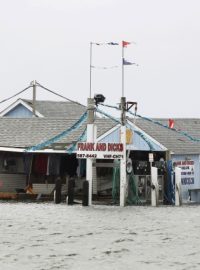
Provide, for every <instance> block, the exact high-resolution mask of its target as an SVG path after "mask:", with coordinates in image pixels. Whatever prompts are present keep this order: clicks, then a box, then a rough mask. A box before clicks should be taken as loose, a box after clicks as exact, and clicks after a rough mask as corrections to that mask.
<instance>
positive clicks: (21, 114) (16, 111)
mask: <svg viewBox="0 0 200 270" xmlns="http://www.w3.org/2000/svg"><path fill="white" fill-rule="evenodd" d="M32 116H33V113H32V112H31V111H29V110H28V109H27V108H26V107H24V106H23V105H22V104H19V105H17V106H16V107H15V108H13V110H11V111H9V112H8V113H7V114H5V115H4V117H13V118H28V117H32Z"/></svg>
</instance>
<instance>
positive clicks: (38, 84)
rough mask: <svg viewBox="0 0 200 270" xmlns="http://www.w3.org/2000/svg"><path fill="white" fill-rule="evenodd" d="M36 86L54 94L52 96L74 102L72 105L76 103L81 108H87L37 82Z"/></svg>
mask: <svg viewBox="0 0 200 270" xmlns="http://www.w3.org/2000/svg"><path fill="white" fill-rule="evenodd" d="M36 85H37V86H39V87H41V88H43V89H44V90H46V91H48V92H50V93H52V94H54V95H56V96H58V97H61V98H63V99H65V100H67V101H70V102H72V103H75V104H77V105H80V106H84V107H85V105H83V104H81V103H79V102H77V101H74V100H72V99H69V98H66V97H64V96H62V95H60V94H58V93H56V92H54V91H53V90H50V89H48V88H46V87H45V86H43V85H41V84H40V83H38V82H36Z"/></svg>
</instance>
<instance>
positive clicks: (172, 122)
mask: <svg viewBox="0 0 200 270" xmlns="http://www.w3.org/2000/svg"><path fill="white" fill-rule="evenodd" d="M169 128H174V120H173V119H169Z"/></svg>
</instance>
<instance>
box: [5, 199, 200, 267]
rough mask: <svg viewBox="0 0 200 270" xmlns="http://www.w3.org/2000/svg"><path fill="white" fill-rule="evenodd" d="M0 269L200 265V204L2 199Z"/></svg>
mask: <svg viewBox="0 0 200 270" xmlns="http://www.w3.org/2000/svg"><path fill="white" fill-rule="evenodd" d="M0 217H1V222H0V269H2V270H10V269H12V270H13V269H14V270H18V269H20V270H21V269H24V270H33V269H37V270H42V269H44V270H47V269H48V270H50V269H52V270H56V269H63V270H65V269H73V270H79V269H80V270H84V269H91V270H96V269H103V270H104V269H109V270H112V269H114V270H117V269H120V270H129V269H131V270H132V269H134V270H149V269H151V270H157V269H159V270H160V269H174V270H179V269H187V270H188V269H189V270H191V269H197V270H198V269H200V206H194V205H193V206H182V207H179V208H178V207H165V206H161V207H158V208H152V207H151V206H148V207H145V206H133V207H125V208H120V207H117V206H92V207H82V206H80V205H75V206H67V205H65V204H60V205H55V204H53V203H38V204H36V203H6V202H2V203H0Z"/></svg>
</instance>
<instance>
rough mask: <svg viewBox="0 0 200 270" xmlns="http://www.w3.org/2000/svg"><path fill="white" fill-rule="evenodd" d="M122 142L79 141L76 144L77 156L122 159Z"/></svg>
mask: <svg viewBox="0 0 200 270" xmlns="http://www.w3.org/2000/svg"><path fill="white" fill-rule="evenodd" d="M123 149H124V147H123V144H122V143H90V142H79V143H78V144H77V152H76V157H77V158H94V159H123V158H124V155H123Z"/></svg>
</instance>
